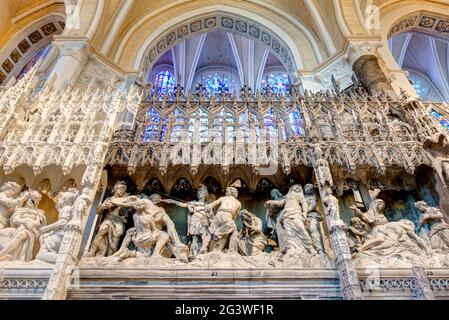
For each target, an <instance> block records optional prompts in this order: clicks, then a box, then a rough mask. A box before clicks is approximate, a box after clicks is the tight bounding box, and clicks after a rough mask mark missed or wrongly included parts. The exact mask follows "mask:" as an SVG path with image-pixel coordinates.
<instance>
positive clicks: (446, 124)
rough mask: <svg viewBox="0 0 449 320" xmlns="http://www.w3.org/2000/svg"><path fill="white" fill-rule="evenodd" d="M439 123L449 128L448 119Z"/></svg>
mask: <svg viewBox="0 0 449 320" xmlns="http://www.w3.org/2000/svg"><path fill="white" fill-rule="evenodd" d="M440 123H441V125H442V126H443V127H445V128H446V129H448V130H449V120H441V122H440Z"/></svg>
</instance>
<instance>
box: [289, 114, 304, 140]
mask: <svg viewBox="0 0 449 320" xmlns="http://www.w3.org/2000/svg"><path fill="white" fill-rule="evenodd" d="M289 117H290V123H291V125H290V130H291V131H292V132H293V134H295V135H303V133H304V132H303V129H302V118H301V114H300V113H299V111H294V112H292V113H290V114H289Z"/></svg>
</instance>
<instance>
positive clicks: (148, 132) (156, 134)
mask: <svg viewBox="0 0 449 320" xmlns="http://www.w3.org/2000/svg"><path fill="white" fill-rule="evenodd" d="M160 123H161V117H160V114H159V112H157V111H156V110H155V109H154V108H150V109H149V110H148V112H147V115H146V121H145V129H144V131H143V138H142V140H143V141H144V142H149V141H159V142H162V140H163V137H164V135H165V131H166V124H165V123H163V124H162V127H161V130H159V125H160Z"/></svg>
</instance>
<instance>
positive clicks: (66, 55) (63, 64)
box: [47, 35, 91, 90]
mask: <svg viewBox="0 0 449 320" xmlns="http://www.w3.org/2000/svg"><path fill="white" fill-rule="evenodd" d="M53 44H54V45H55V47H57V48H58V49H59V58H58V60H57V62H56V64H55V66H54V67H53V70H52V71H51V72H50V75H49V76H48V80H47V81H51V82H52V83H51V84H52V85H53V86H54V88H56V89H58V90H62V89H64V87H65V86H66V85H67V84H69V83H75V82H76V80H77V78H78V76H79V74H80V73H81V71H82V70H83V68H84V66H85V65H86V63H87V61H88V58H89V56H90V54H91V51H90V48H89V43H88V39H87V38H85V37H80V36H69V35H59V36H55V37H54V41H53Z"/></svg>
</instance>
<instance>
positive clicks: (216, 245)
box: [206, 187, 242, 252]
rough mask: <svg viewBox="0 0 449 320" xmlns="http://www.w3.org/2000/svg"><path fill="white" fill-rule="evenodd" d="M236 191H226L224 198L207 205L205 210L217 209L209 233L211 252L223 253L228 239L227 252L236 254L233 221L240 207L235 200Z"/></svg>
mask: <svg viewBox="0 0 449 320" xmlns="http://www.w3.org/2000/svg"><path fill="white" fill-rule="evenodd" d="M237 197H238V191H237V189H236V188H234V187H228V188H227V189H226V196H224V197H221V198H219V199H218V200H216V201H214V202H212V203H211V204H208V205H207V206H206V210H213V209H214V208H216V207H218V209H217V212H216V213H215V215H214V217H213V219H212V222H211V226H210V228H209V231H210V233H211V235H212V239H213V242H212V243H211V249H212V251H223V250H224V249H225V246H226V242H227V240H228V239H229V252H237V250H238V248H237V241H238V236H239V234H238V230H237V225H236V224H235V219H236V218H237V215H238V213H239V211H240V209H241V207H242V205H241V203H240V201H238V200H237Z"/></svg>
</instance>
